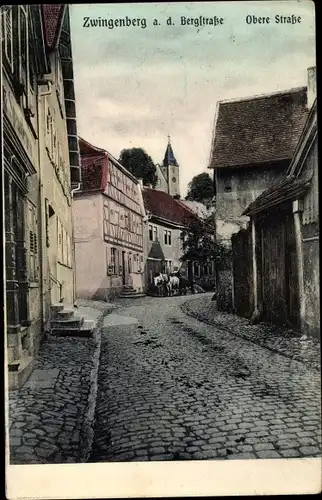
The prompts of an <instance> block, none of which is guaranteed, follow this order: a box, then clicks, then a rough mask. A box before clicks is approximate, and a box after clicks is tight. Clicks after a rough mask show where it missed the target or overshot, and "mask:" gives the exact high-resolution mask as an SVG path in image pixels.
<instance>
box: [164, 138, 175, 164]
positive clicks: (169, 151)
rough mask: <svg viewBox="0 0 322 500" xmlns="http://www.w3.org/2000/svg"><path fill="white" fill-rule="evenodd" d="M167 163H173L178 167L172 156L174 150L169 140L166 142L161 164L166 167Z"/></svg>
mask: <svg viewBox="0 0 322 500" xmlns="http://www.w3.org/2000/svg"><path fill="white" fill-rule="evenodd" d="M169 165H174V166H175V167H178V166H179V165H178V162H177V160H176V158H175V156H174V152H173V149H172V146H171V143H170V141H169V142H168V145H167V149H166V151H165V155H164V159H163V166H164V167H168V166H169Z"/></svg>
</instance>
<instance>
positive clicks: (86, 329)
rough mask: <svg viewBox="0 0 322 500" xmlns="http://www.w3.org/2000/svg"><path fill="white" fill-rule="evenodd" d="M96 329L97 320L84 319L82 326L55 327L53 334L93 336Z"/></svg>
mask: <svg viewBox="0 0 322 500" xmlns="http://www.w3.org/2000/svg"><path fill="white" fill-rule="evenodd" d="M94 329H95V321H92V320H84V323H83V324H82V326H81V327H80V328H77V329H76V328H67V327H66V328H54V329H53V330H52V332H51V333H52V334H53V335H56V336H58V337H92V336H93V332H94Z"/></svg>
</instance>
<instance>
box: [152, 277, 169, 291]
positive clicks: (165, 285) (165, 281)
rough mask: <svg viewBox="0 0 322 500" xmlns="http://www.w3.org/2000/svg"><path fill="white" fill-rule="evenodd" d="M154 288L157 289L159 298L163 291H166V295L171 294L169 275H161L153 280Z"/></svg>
mask: <svg viewBox="0 0 322 500" xmlns="http://www.w3.org/2000/svg"><path fill="white" fill-rule="evenodd" d="M153 281H154V286H155V287H156V288H157V290H158V293H159V296H160V295H161V290H162V289H165V292H166V295H169V294H170V290H171V285H170V283H169V277H168V275H167V274H162V273H159V274H157V275H155V276H154V278H153Z"/></svg>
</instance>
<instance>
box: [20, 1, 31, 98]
mask: <svg viewBox="0 0 322 500" xmlns="http://www.w3.org/2000/svg"><path fill="white" fill-rule="evenodd" d="M19 54H20V71H19V77H20V78H19V79H20V83H21V84H22V86H23V89H22V90H23V94H24V95H25V97H27V92H28V71H29V70H28V67H29V65H28V28H27V12H26V10H25V8H24V7H22V6H19ZM23 104H24V106H25V107H26V103H23Z"/></svg>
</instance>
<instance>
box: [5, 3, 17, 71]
mask: <svg viewBox="0 0 322 500" xmlns="http://www.w3.org/2000/svg"><path fill="white" fill-rule="evenodd" d="M8 19H9V22H8ZM8 26H9V28H10V29H9V33H8ZM13 27H14V26H13V10H12V8H9V9H8V10H6V11H4V12H3V13H2V30H3V47H4V55H5V60H6V61H7V63H8V65H9V67H10V70H11V73H13V72H14V64H13V52H14V51H13V44H14V40H13ZM8 39H9V43H8ZM8 45H9V48H10V54H9V50H8Z"/></svg>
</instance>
